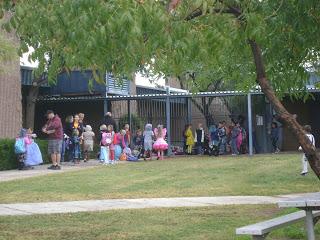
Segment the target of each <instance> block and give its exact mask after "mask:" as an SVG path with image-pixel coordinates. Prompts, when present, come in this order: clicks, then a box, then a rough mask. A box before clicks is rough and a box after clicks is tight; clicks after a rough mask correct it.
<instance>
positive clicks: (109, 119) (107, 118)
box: [101, 112, 117, 132]
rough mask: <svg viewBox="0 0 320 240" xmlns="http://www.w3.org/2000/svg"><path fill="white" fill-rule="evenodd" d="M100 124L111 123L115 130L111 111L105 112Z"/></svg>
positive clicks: (107, 124) (115, 126)
mask: <svg viewBox="0 0 320 240" xmlns="http://www.w3.org/2000/svg"><path fill="white" fill-rule="evenodd" d="M102 124H105V125H106V126H109V125H112V127H113V131H114V132H117V124H116V121H115V120H114V119H113V118H112V114H111V112H107V113H106V114H105V116H104V120H103V123H102ZM102 124H101V125H102Z"/></svg>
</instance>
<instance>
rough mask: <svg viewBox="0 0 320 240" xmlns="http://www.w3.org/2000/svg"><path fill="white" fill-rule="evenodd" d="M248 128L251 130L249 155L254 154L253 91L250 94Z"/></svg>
mask: <svg viewBox="0 0 320 240" xmlns="http://www.w3.org/2000/svg"><path fill="white" fill-rule="evenodd" d="M248 128H249V129H248V130H249V155H250V156H252V155H253V142H252V140H253V136H252V130H253V129H252V102H251V93H249V94H248Z"/></svg>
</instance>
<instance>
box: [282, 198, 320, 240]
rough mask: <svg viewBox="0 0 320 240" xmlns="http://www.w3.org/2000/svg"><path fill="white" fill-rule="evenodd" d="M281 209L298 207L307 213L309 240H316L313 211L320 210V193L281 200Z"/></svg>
mask: <svg viewBox="0 0 320 240" xmlns="http://www.w3.org/2000/svg"><path fill="white" fill-rule="evenodd" d="M278 206H279V207H280V208H286V207H288V208H291V207H296V208H299V209H302V210H304V211H305V212H306V218H305V221H306V230H307V236H308V240H315V234H314V221H313V213H312V211H316V210H320V192H318V193H310V194H305V195H304V196H303V197H298V198H292V199H287V200H281V201H279V202H278Z"/></svg>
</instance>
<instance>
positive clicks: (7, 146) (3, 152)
mask: <svg viewBox="0 0 320 240" xmlns="http://www.w3.org/2000/svg"><path fill="white" fill-rule="evenodd" d="M14 143H15V140H14V139H0V170H10V169H16V168H18V161H17V157H16V155H15V153H14ZM36 143H37V144H38V146H39V148H40V151H41V153H42V158H43V162H44V163H49V162H50V157H49V156H48V154H47V152H48V150H47V149H48V141H47V140H40V139H37V140H36Z"/></svg>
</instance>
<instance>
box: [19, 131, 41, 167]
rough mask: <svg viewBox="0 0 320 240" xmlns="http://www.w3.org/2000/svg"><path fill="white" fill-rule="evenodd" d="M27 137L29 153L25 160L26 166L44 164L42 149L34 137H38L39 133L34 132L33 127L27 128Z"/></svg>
mask: <svg viewBox="0 0 320 240" xmlns="http://www.w3.org/2000/svg"><path fill="white" fill-rule="evenodd" d="M27 137H28V138H29V141H28V143H27V145H26V146H27V155H26V159H25V161H24V164H25V166H36V165H40V164H42V163H43V160H42V154H41V151H40V149H39V146H38V144H37V143H35V141H34V140H33V138H36V137H37V135H36V134H34V133H33V131H32V129H31V128H29V129H28V130H27Z"/></svg>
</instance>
